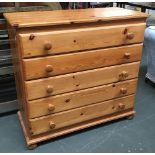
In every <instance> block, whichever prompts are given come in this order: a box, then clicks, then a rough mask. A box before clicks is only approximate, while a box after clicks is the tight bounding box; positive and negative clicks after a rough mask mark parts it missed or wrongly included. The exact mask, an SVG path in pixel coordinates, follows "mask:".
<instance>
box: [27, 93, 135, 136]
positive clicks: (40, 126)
mask: <svg viewBox="0 0 155 155" xmlns="http://www.w3.org/2000/svg"><path fill="white" fill-rule="evenodd" d="M134 98H135V95H130V96H126V97H122V98H118V99H113V100H109V101H105V102H101V103H97V104H92V105H88V106H85V107H80V108H76V109H72V110H69V111H64V112H60V113H57V114H52V115H48V116H44V117H40V118H36V119H31V120H30V125H31V129H32V132H33V135H37V134H40V133H44V132H47V131H53V130H55V129H59V128H62V127H66V126H70V125H73V124H77V123H80V122H84V121H87V120H91V119H94V118H98V117H101V116H106V115H108V114H114V113H116V112H121V111H124V110H127V109H131V108H133V107H134Z"/></svg>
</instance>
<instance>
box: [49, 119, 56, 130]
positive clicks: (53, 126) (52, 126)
mask: <svg viewBox="0 0 155 155" xmlns="http://www.w3.org/2000/svg"><path fill="white" fill-rule="evenodd" d="M49 126H50V128H51V129H54V128H55V124H54V122H52V121H51V122H50V123H49Z"/></svg>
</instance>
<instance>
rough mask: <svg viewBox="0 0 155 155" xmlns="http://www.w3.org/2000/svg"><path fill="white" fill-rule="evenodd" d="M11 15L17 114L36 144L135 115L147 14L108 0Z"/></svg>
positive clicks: (8, 17)
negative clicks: (101, 6) (109, 4)
mask: <svg viewBox="0 0 155 155" xmlns="http://www.w3.org/2000/svg"><path fill="white" fill-rule="evenodd" d="M4 16H5V18H6V20H7V21H8V30H9V37H10V42H11V48H12V55H13V64H14V73H15V76H16V86H17V93H18V100H19V106H20V112H19V113H18V114H19V118H20V121H21V124H22V128H23V131H24V134H25V138H26V142H27V145H28V146H29V147H30V148H33V147H35V146H36V144H37V143H38V142H41V141H44V140H47V139H51V138H54V137H57V136H60V135H63V134H67V133H70V132H73V131H77V130H80V129H83V128H87V127H90V126H93V125H97V124H100V123H104V122H107V121H111V120H115V119H119V118H122V117H128V118H132V117H133V115H134V113H135V112H134V99H135V94H136V85H137V77H138V71H139V65H140V59H141V52H142V46H143V44H142V42H143V39H144V29H145V20H146V18H147V15H146V14H144V13H140V12H135V11H131V10H125V9H120V8H104V9H85V10H63V11H42V12H39V11H37V12H26V13H25V12H24V13H23V12H20V13H18V12H17V13H6V14H4Z"/></svg>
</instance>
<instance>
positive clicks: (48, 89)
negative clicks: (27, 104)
mask: <svg viewBox="0 0 155 155" xmlns="http://www.w3.org/2000/svg"><path fill="white" fill-rule="evenodd" d="M46 92H47V93H48V94H50V93H52V92H53V87H52V86H50V85H48V86H47V89H46Z"/></svg>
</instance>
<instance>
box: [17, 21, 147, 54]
mask: <svg viewBox="0 0 155 155" xmlns="http://www.w3.org/2000/svg"><path fill="white" fill-rule="evenodd" d="M144 29H145V23H139V24H126V25H117V26H101V27H87V28H73V29H70V30H67V29H66V30H65V29H64V30H53V31H52V30H45V31H41V30H40V31H39V30H38V31H33V32H32V33H20V34H19V41H20V44H21V49H20V50H21V52H22V56H23V57H34V56H42V55H49V54H60V53H67V52H72V51H81V50H87V49H95V48H103V47H110V46H119V45H127V44H133V43H140V42H143V39H144Z"/></svg>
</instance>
